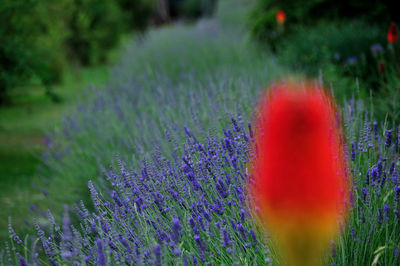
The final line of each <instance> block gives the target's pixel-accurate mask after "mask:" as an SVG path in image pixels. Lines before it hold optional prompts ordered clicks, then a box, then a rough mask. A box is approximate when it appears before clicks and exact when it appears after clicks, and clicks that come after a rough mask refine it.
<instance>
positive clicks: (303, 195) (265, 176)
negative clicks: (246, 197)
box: [249, 83, 349, 265]
mask: <svg viewBox="0 0 400 266" xmlns="http://www.w3.org/2000/svg"><path fill="white" fill-rule="evenodd" d="M258 111H259V113H258V118H257V119H256V123H255V124H256V127H257V132H256V138H255V142H254V143H255V145H254V147H253V150H254V151H255V154H254V157H253V158H252V160H251V175H252V179H251V180H250V183H249V193H250V196H251V198H252V200H253V202H252V205H253V206H254V205H255V206H257V208H258V210H259V211H258V216H259V218H260V220H261V222H262V224H263V225H264V226H265V227H266V228H267V230H268V231H269V232H270V233H271V235H272V236H273V238H274V239H275V240H276V242H277V243H278V246H279V248H280V249H281V251H282V255H283V258H284V260H286V263H287V265H318V264H319V261H320V259H321V256H322V255H321V254H323V250H325V249H326V248H327V246H328V245H329V241H330V240H331V239H333V238H334V237H335V235H336V233H337V231H338V226H339V223H343V222H344V216H345V213H346V210H347V198H348V195H349V193H348V191H349V190H348V188H349V186H348V176H347V170H346V169H347V167H346V163H345V160H344V153H343V145H342V144H343V143H342V142H343V140H342V136H341V130H340V126H339V119H338V115H337V112H336V108H335V107H334V105H333V102H332V100H331V99H330V97H328V96H327V94H326V93H325V92H324V91H322V90H320V89H316V88H315V87H314V86H312V85H310V84H305V85H304V84H303V85H297V84H287V83H279V84H276V85H274V86H272V88H271V90H270V93H268V94H267V96H266V97H265V98H264V99H263V100H262V102H261V104H260V106H259V110H258Z"/></svg>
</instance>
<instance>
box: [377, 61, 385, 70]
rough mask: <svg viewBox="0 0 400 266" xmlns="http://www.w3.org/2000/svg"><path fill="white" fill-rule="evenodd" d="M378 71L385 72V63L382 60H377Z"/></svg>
mask: <svg viewBox="0 0 400 266" xmlns="http://www.w3.org/2000/svg"><path fill="white" fill-rule="evenodd" d="M378 71H379V73H383V72H385V64H384V63H383V62H382V61H379V63H378Z"/></svg>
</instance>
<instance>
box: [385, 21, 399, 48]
mask: <svg viewBox="0 0 400 266" xmlns="http://www.w3.org/2000/svg"><path fill="white" fill-rule="evenodd" d="M387 39H388V42H389V43H391V44H393V43H396V42H397V40H398V33H397V26H396V24H395V23H393V22H392V23H390V26H389V31H388V35H387Z"/></svg>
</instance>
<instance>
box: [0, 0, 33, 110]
mask: <svg viewBox="0 0 400 266" xmlns="http://www.w3.org/2000/svg"><path fill="white" fill-rule="evenodd" d="M35 7H36V2H34V1H27V2H25V1H22V0H21V1H17V0H16V1H14V0H6V1H3V2H2V3H1V4H0V25H1V27H0V104H4V103H5V102H7V101H9V99H8V91H9V89H10V88H11V87H14V86H17V85H20V84H22V83H23V82H26V80H28V79H29V78H30V77H31V76H32V75H33V73H34V69H35V65H36V60H35V59H36V58H35V56H36V52H37V49H36V47H35V45H34V42H33V33H34V30H35V28H34V24H33V23H32V17H31V16H29V15H28V14H29V12H30V11H32V10H35Z"/></svg>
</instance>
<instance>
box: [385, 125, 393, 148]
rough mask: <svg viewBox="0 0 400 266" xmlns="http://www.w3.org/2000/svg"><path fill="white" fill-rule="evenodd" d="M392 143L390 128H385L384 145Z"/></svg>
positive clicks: (388, 145)
mask: <svg viewBox="0 0 400 266" xmlns="http://www.w3.org/2000/svg"><path fill="white" fill-rule="evenodd" d="M390 145H392V130H391V129H390V130H386V140H385V146H386V147H388V148H389V147H390Z"/></svg>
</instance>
